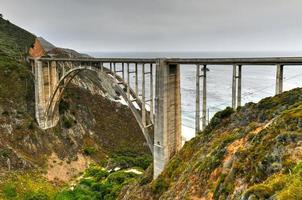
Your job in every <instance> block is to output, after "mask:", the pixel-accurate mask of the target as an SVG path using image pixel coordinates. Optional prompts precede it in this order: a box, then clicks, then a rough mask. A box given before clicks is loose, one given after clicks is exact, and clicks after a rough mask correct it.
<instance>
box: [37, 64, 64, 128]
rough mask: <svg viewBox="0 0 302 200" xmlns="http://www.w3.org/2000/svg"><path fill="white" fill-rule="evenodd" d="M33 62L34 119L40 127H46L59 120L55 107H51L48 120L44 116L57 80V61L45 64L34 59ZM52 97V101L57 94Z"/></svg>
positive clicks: (55, 98) (56, 97)
mask: <svg viewBox="0 0 302 200" xmlns="http://www.w3.org/2000/svg"><path fill="white" fill-rule="evenodd" d="M34 63H35V64H34V72H35V109H36V112H35V113H36V120H37V122H38V124H39V126H40V127H41V128H43V129H47V128H49V127H52V126H53V124H56V122H57V121H58V120H59V109H58V108H57V107H56V108H53V109H54V110H53V116H52V120H48V119H47V116H46V110H47V105H48V103H49V101H50V99H51V96H52V94H53V92H54V88H55V87H56V86H57V84H58V82H59V80H58V72H57V63H56V62H55V61H51V63H49V62H47V65H43V64H45V63H43V62H42V61H40V60H35V62H34ZM53 99H54V101H55V100H57V99H58V95H56V96H54V97H53Z"/></svg>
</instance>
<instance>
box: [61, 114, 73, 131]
mask: <svg viewBox="0 0 302 200" xmlns="http://www.w3.org/2000/svg"><path fill="white" fill-rule="evenodd" d="M62 120H63V127H64V128H67V129H69V128H71V127H72V125H73V121H72V120H71V119H69V118H67V117H65V116H63V119H62Z"/></svg>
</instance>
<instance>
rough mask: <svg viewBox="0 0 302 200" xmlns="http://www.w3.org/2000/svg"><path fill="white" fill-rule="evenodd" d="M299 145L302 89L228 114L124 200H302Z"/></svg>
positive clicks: (132, 188)
mask: <svg viewBox="0 0 302 200" xmlns="http://www.w3.org/2000/svg"><path fill="white" fill-rule="evenodd" d="M301 141H302V89H294V90H292V91H289V92H285V93H283V94H281V95H278V96H275V97H273V98H266V99H263V100H262V101H260V102H259V103H258V104H254V103H249V104H247V105H245V106H244V107H241V108H239V109H238V110H237V112H235V113H233V111H232V109H226V110H224V111H222V112H220V113H217V114H216V115H215V117H214V118H213V119H212V120H211V123H210V125H209V126H208V127H207V129H206V130H205V131H204V132H202V133H201V134H200V135H199V136H198V137H196V138H194V139H193V140H191V141H190V142H187V143H186V144H185V146H184V147H183V149H182V150H181V151H180V152H179V153H178V154H177V155H176V156H174V157H173V159H172V160H171V161H170V162H169V164H168V166H167V167H166V168H165V170H164V172H163V173H162V175H161V176H159V178H158V179H156V180H155V181H152V182H150V181H151V180H152V174H151V173H149V174H146V175H145V177H144V178H142V179H141V181H140V182H138V183H136V184H134V185H131V186H129V187H128V188H126V189H125V191H124V192H123V193H122V194H121V195H120V197H121V199H122V198H123V199H141V198H143V197H144V199H159V198H161V199H194V198H196V199H197V198H201V199H242V200H247V199H267V198H269V197H272V196H274V195H275V197H276V198H277V199H284V200H285V199H293V200H294V199H301V198H302V197H301V195H302V179H301V174H302V170H301V160H302V151H301V149H302V142H301ZM127 190H128V191H131V192H128V193H127ZM126 194H127V195H126ZM124 196H125V197H124Z"/></svg>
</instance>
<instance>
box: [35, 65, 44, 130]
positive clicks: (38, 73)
mask: <svg viewBox="0 0 302 200" xmlns="http://www.w3.org/2000/svg"><path fill="white" fill-rule="evenodd" d="M43 86H44V76H43V63H42V61H40V60H35V109H36V119H37V122H38V124H39V126H40V127H44V122H45V120H44V116H45V115H44V114H45V98H44V97H45V95H44V87H43Z"/></svg>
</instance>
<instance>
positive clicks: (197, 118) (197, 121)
mask: <svg viewBox="0 0 302 200" xmlns="http://www.w3.org/2000/svg"><path fill="white" fill-rule="evenodd" d="M199 80H200V65H196V96H195V97H196V104H195V105H196V108H195V134H198V133H199V131H200V81H199Z"/></svg>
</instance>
